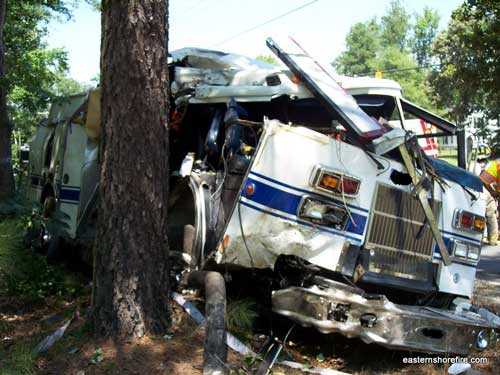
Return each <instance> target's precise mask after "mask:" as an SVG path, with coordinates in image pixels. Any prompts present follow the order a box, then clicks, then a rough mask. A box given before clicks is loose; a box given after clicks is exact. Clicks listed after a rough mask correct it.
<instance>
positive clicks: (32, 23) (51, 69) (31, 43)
mask: <svg viewBox="0 0 500 375" xmlns="http://www.w3.org/2000/svg"><path fill="white" fill-rule="evenodd" d="M70 3H71V4H73V1H63V0H30V1H9V4H8V6H7V14H6V20H5V28H4V43H5V52H6V54H5V68H6V75H5V77H4V81H3V82H1V84H2V85H4V86H5V87H6V89H7V104H8V111H9V116H10V119H11V121H12V122H13V124H14V126H15V128H16V129H17V130H18V131H21V132H22V134H23V139H26V138H27V136H28V135H29V134H30V133H31V130H32V128H33V127H34V126H35V124H36V123H38V122H39V121H40V119H41V118H42V117H44V115H45V113H46V111H47V110H48V106H49V103H50V101H51V100H52V99H53V98H54V97H56V96H58V95H61V94H66V93H67V92H71V93H73V92H74V91H75V90H77V89H76V87H75V86H77V83H76V82H74V81H73V80H71V79H69V78H67V77H66V72H67V70H68V62H67V54H66V51H64V50H62V49H58V48H53V49H51V48H48V47H47V43H46V41H45V38H46V36H47V34H48V24H49V21H50V20H51V19H53V18H54V17H57V16H62V17H66V18H68V19H69V18H70V9H69V6H68V4H70ZM78 91H80V88H78Z"/></svg>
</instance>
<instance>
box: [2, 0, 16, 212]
mask: <svg viewBox="0 0 500 375" xmlns="http://www.w3.org/2000/svg"><path fill="white" fill-rule="evenodd" d="M6 1H7V0H0V202H2V201H5V200H6V199H8V198H10V197H11V196H12V194H13V192H14V176H13V175H12V163H11V148H10V143H11V132H12V128H11V124H10V121H9V116H8V114H7V90H6V86H5V63H4V61H5V49H4V25H5V15H6Z"/></svg>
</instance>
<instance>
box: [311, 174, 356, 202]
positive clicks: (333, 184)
mask: <svg viewBox="0 0 500 375" xmlns="http://www.w3.org/2000/svg"><path fill="white" fill-rule="evenodd" d="M314 185H315V187H316V188H318V189H320V190H323V191H327V192H330V193H333V194H337V195H347V196H351V197H352V196H356V195H357V194H358V192H359V187H360V185H361V182H360V181H359V180H358V179H356V178H353V177H350V176H346V175H344V174H341V173H337V172H331V171H327V170H325V169H323V168H320V169H318V170H317V172H316V176H315V178H314Z"/></svg>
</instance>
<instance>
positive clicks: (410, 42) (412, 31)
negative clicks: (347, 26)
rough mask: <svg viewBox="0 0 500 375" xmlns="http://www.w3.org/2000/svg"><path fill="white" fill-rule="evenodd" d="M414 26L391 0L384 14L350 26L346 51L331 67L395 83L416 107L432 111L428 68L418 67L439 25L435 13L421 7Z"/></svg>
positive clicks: (347, 72)
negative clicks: (379, 73) (378, 18)
mask: <svg viewBox="0 0 500 375" xmlns="http://www.w3.org/2000/svg"><path fill="white" fill-rule="evenodd" d="M414 17H415V23H414V24H413V23H412V17H411V16H410V14H409V13H408V12H407V11H406V9H405V7H404V6H403V5H402V3H401V2H400V1H393V2H392V3H391V5H390V6H389V8H388V9H387V12H386V14H385V15H384V16H383V17H382V18H381V20H380V21H378V20H377V19H375V18H372V19H370V20H369V21H366V22H359V23H356V24H354V25H353V26H352V28H351V30H350V31H349V34H348V35H347V37H346V47H347V48H346V50H345V51H344V52H342V54H341V55H340V56H339V57H338V58H337V59H336V60H335V61H334V63H333V65H334V67H335V68H336V70H337V71H338V72H339V73H341V74H346V75H353V76H366V75H374V74H375V72H376V71H381V72H382V74H383V78H389V79H393V80H395V81H397V82H398V83H399V84H400V85H401V87H402V89H403V94H404V96H405V97H407V98H408V99H410V100H412V101H414V102H416V103H417V104H419V105H421V106H423V107H426V108H430V109H434V110H436V109H435V108H433V107H434V106H433V105H432V100H431V93H430V86H429V83H428V79H427V77H428V71H429V70H428V69H425V67H422V66H421V65H420V64H422V63H425V64H427V63H428V62H429V60H430V55H429V46H430V45H431V43H432V41H433V39H434V37H435V35H436V30H437V26H438V24H439V16H438V14H437V12H436V11H434V10H432V9H430V8H425V9H424V10H423V12H422V14H416V15H415V16H414Z"/></svg>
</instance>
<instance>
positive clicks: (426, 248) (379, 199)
mask: <svg viewBox="0 0 500 375" xmlns="http://www.w3.org/2000/svg"><path fill="white" fill-rule="evenodd" d="M429 203H430V205H431V207H432V208H433V212H434V213H435V214H437V213H439V209H440V203H439V202H438V201H436V200H433V201H430V202H429ZM370 221H371V222H370V229H369V233H368V237H367V241H366V243H365V247H366V248H367V249H369V250H370V261H369V270H370V271H371V272H376V273H383V274H388V275H392V276H396V277H404V278H407V279H425V278H426V277H427V272H425V270H426V269H427V266H428V263H429V262H431V260H432V252H433V247H434V237H433V235H432V232H431V230H430V227H429V226H428V225H427V224H426V223H425V222H426V220H425V214H424V211H423V209H422V207H421V206H420V202H418V200H417V199H416V198H414V197H413V196H412V195H411V194H410V193H407V192H405V191H402V190H399V189H395V188H392V187H389V186H387V185H382V184H379V185H378V186H377V193H376V198H375V205H374V207H373V211H372V215H371V218H370Z"/></svg>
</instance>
